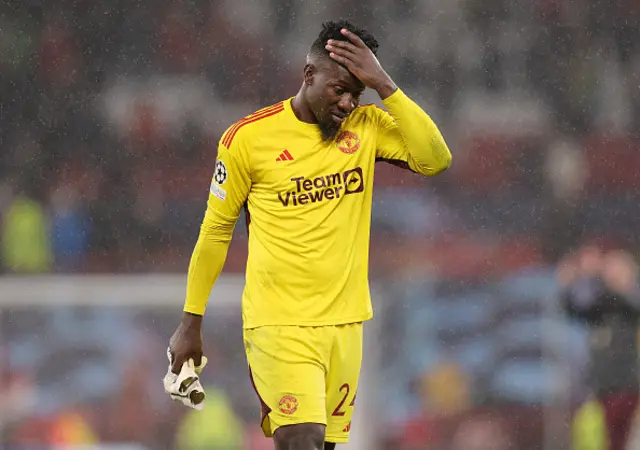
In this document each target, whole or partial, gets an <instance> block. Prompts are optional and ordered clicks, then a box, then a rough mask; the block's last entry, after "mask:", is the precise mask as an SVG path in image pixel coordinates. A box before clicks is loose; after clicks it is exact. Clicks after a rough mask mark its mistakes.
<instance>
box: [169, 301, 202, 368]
mask: <svg viewBox="0 0 640 450" xmlns="http://www.w3.org/2000/svg"><path fill="white" fill-rule="evenodd" d="M169 351H170V353H171V371H172V372H173V373H175V374H178V373H180V369H181V368H182V365H183V364H184V363H185V361H187V360H189V359H190V358H191V359H193V362H194V363H195V365H196V367H198V366H200V365H201V363H202V316H198V315H196V314H191V313H187V312H185V313H184V316H183V317H182V322H181V323H180V325H179V326H178V328H177V329H176V331H175V332H174V333H173V336H171V340H170V341H169Z"/></svg>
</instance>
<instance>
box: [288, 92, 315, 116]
mask: <svg viewBox="0 0 640 450" xmlns="http://www.w3.org/2000/svg"><path fill="white" fill-rule="evenodd" d="M291 109H292V110H293V113H294V114H295V115H296V117H297V118H298V120H299V121H301V122H305V123H318V121H317V120H316V117H315V116H314V115H313V113H312V112H311V109H309V107H308V106H307V102H306V101H305V99H304V92H303V88H301V89H300V90H299V91H298V93H297V94H296V96H295V97H294V98H293V100H291Z"/></svg>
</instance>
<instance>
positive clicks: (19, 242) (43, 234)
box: [2, 197, 53, 273]
mask: <svg viewBox="0 0 640 450" xmlns="http://www.w3.org/2000/svg"><path fill="white" fill-rule="evenodd" d="M2 260H3V264H4V266H5V267H6V268H7V269H9V270H11V271H15V272H30V273H39V272H46V271H49V270H50V269H51V263H52V260H53V256H52V254H51V245H50V241H49V230H48V222H47V217H46V215H45V212H44V210H43V209H42V207H41V206H40V205H39V204H38V203H37V202H35V201H33V200H31V199H29V198H27V197H16V199H15V200H14V201H13V203H12V204H11V206H10V207H9V209H8V210H7V212H6V216H5V219H4V223H3V229H2Z"/></svg>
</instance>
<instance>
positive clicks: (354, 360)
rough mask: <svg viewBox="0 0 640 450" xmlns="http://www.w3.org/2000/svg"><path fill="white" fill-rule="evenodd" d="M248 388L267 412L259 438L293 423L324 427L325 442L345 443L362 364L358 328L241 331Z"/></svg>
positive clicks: (286, 327)
mask: <svg viewBox="0 0 640 450" xmlns="http://www.w3.org/2000/svg"><path fill="white" fill-rule="evenodd" d="M244 345H245V350H246V352H247V361H248V363H249V368H250V371H251V374H252V378H253V382H254V385H255V388H256V390H257V393H258V395H259V396H260V398H261V400H262V401H263V402H264V403H266V404H267V406H268V407H269V409H270V410H271V412H270V413H269V415H268V417H267V418H266V419H265V420H264V422H263V423H262V429H263V431H264V434H265V436H267V437H270V436H272V435H273V433H274V432H275V430H276V429H278V427H281V426H283V425H291V424H296V423H308V422H312V423H322V424H325V425H326V426H327V429H326V441H327V442H347V441H348V439H349V431H350V429H351V417H352V415H353V407H354V405H355V397H356V391H357V389H358V378H359V376H360V365H361V362H362V323H354V324H349V325H336V326H321V327H300V326H266V327H259V328H252V329H245V330H244Z"/></svg>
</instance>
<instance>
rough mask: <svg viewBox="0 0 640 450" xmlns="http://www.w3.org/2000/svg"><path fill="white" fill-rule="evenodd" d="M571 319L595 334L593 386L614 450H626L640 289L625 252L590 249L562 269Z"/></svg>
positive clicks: (635, 375) (634, 393)
mask: <svg viewBox="0 0 640 450" xmlns="http://www.w3.org/2000/svg"><path fill="white" fill-rule="evenodd" d="M558 282H559V286H560V289H561V294H560V295H561V300H562V305H563V307H564V309H565V311H566V312H567V314H568V315H569V316H570V317H572V318H574V319H577V320H580V321H582V322H583V323H584V324H585V325H587V326H588V327H589V328H590V336H589V345H590V351H591V371H590V375H589V380H588V381H589V384H590V386H591V388H592V390H593V393H594V395H595V396H596V398H597V399H598V400H599V402H600V403H601V405H602V408H603V410H604V418H605V423H606V429H607V436H608V440H609V448H610V450H624V449H625V447H626V442H627V437H628V435H629V430H630V427H631V424H632V419H633V417H634V414H635V411H636V407H637V404H638V390H639V386H638V323H639V319H640V289H639V285H638V270H637V266H636V265H635V262H634V261H633V259H632V258H631V257H630V255H629V254H628V253H627V252H625V251H611V252H608V253H606V254H603V253H602V252H601V251H600V250H599V249H598V248H595V247H585V248H582V249H580V250H579V251H578V252H577V253H576V254H572V255H570V256H568V257H567V258H565V259H564V260H563V261H561V262H560V264H559V269H558Z"/></svg>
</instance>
